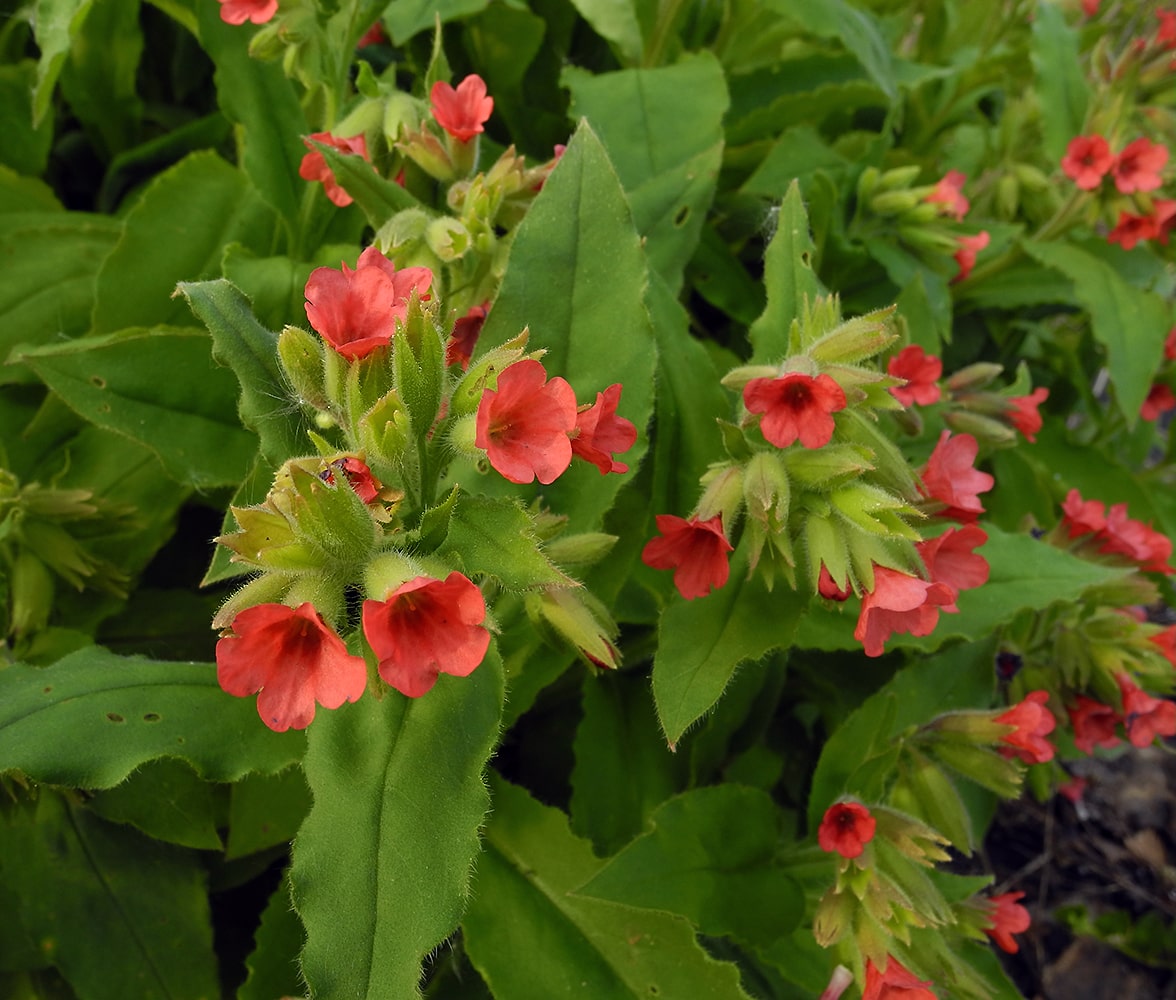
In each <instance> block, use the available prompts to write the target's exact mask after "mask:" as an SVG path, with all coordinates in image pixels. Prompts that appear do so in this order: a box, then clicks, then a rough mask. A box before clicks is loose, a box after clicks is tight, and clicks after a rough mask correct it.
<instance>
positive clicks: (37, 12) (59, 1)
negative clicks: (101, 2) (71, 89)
mask: <svg viewBox="0 0 1176 1000" xmlns="http://www.w3.org/2000/svg"><path fill="white" fill-rule="evenodd" d="M91 6H93V0H37V3H36V5H35V7H34V12H33V17H32V19H31V24H32V26H33V30H34V33H35V34H36V36H37V48H39V49H40V50H41V59H40V61H39V62H38V63H37V81H36V84H35V85H34V86H33V93H32V99H33V124H34V125H39V124H40V122H41V119H42V118H44V117H45V115H46V114H47V113H48V111H49V105H50V103H51V102H52V100H53V89H54V87H55V86H56V85H57V78H58V76H60V75H61V70H62V67H63V66H64V65H65V60H66V57H67V56H68V55H69V47H70V45H71V44H72V42H73V40H74V38H75V37H76V36H78V35H79V34H81V31H82V25H84V24H85V23H86V16H87V15H88V14H89V13H90V7H91Z"/></svg>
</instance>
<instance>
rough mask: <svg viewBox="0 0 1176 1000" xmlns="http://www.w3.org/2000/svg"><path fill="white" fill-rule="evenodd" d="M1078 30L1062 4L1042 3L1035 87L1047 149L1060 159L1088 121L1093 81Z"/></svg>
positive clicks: (1036, 15) (1036, 20) (1036, 22)
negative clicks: (1082, 54)
mask: <svg viewBox="0 0 1176 1000" xmlns="http://www.w3.org/2000/svg"><path fill="white" fill-rule="evenodd" d="M1079 47H1080V46H1079V40H1078V31H1077V29H1076V28H1072V27H1071V26H1070V25H1069V24H1067V23H1066V12H1065V10H1064V9H1063V8H1062V7H1061V5H1059V4H1053V3H1043V4H1038V5H1037V7H1036V8H1035V9H1034V12H1033V47H1032V49H1031V50H1030V56H1031V58H1032V60H1033V69H1034V71H1035V72H1036V74H1037V78H1036V80H1035V81H1034V87H1035V89H1036V91H1037V94H1038V99H1039V100H1040V102H1041V106H1042V108H1046V109H1048V111H1047V113H1046V114H1043V115H1042V116H1041V130H1042V133H1043V134H1044V137H1045V142H1044V148H1043V152H1044V154H1045V157H1046V159H1047V160H1048V161H1049V162H1050V163H1057V162H1058V161H1059V160H1061V158H1062V155H1063V154H1064V153H1065V152H1066V146H1067V145H1068V144H1069V142H1070V140H1071V139H1073V138H1074V136H1076V135H1080V134H1081V132H1082V129H1083V127H1084V126H1085V124H1086V106H1087V104H1088V103H1089V101H1090V85H1089V84H1088V83H1087V82H1086V73H1085V71H1084V70H1083V68H1082V62H1081V59H1080V55H1079Z"/></svg>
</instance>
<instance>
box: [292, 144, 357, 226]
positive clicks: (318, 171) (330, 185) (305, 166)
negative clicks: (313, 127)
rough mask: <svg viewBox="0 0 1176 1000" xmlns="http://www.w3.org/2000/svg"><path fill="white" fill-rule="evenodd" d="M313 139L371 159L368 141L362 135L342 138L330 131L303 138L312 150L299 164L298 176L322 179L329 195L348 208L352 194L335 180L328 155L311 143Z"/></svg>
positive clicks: (341, 150)
mask: <svg viewBox="0 0 1176 1000" xmlns="http://www.w3.org/2000/svg"><path fill="white" fill-rule="evenodd" d="M312 139H315V140H317V141H319V142H321V143H323V144H324V145H327V146H331V147H333V148H334V149H337V150H339V152H341V153H347V154H349V155H354V156H362V157H363V158H364V159H365V160H370V157H369V156H368V151H367V142H366V140H365V139H364V137H363V136H362V135H353V136H349V137H348V138H346V139H341V138H338V137H337V136H333V135H331V133H330V132H314V133H312V134H311V135H310V136H309V138H306V139H303V140H302V142H303V144H304V145H305V146H306V148H307V149H309V150H310V152H309V153H307V154H306V155H305V156H303V157H302V162H301V163H300V164H299V165H298V176H299V177H301V178H302V179H303V180H304V181H322V184H323V191H324V192H325V193H326V195H327V197H328V198H329V199H330V200H331V201H332V202H334V203H335V204H336V205H338V206H339V207H340V208H346V207H347V206H348V205H350V204H351V201H352V198H351V195H349V194H348V193H347V192H346V191H344V190H343V188H341V187H340V186H339V183H338V181H336V180H335V175H334V173H333V172H332V171H331V168H330V167H328V166H327V159H326V157H325V156H323V154H322V153H321V152H319V150H317V149H315V147H314V146H313V145H312V143H311V140H312Z"/></svg>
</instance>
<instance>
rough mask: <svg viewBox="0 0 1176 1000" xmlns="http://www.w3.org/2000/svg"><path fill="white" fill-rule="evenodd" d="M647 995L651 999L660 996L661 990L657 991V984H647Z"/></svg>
mask: <svg viewBox="0 0 1176 1000" xmlns="http://www.w3.org/2000/svg"><path fill="white" fill-rule="evenodd" d="M649 995H650V996H651V997H659V996H661V990H660V989H658V986H657V983H650V984H649Z"/></svg>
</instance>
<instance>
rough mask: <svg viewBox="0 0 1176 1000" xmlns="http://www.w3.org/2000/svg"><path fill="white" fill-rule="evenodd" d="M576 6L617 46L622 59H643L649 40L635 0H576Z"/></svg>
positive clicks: (593, 26)
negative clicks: (642, 29) (644, 37)
mask: <svg viewBox="0 0 1176 1000" xmlns="http://www.w3.org/2000/svg"><path fill="white" fill-rule="evenodd" d="M572 6H573V7H575V8H576V10H578V11H579V12H580V16H581V17H582V18H584V20H585V21H587V22H588V23H589V24H590V25H592V30H593V31H595V32H596V33H597V34H598V35H599V36H600V37H601V38H603V39H604V40H605V41H607V42H612V43H613V45H615V46H616V48H617V51H618V52H619V53H620V56H621V60H622V62H627V63H639V62H640V61H641V53H642V51H643V50H644V48H645V43H644V41H643V39H642V37H641V24H640V22H639V21H638V20H637V11H636V9H635V4H634V2H633V0H572Z"/></svg>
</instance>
